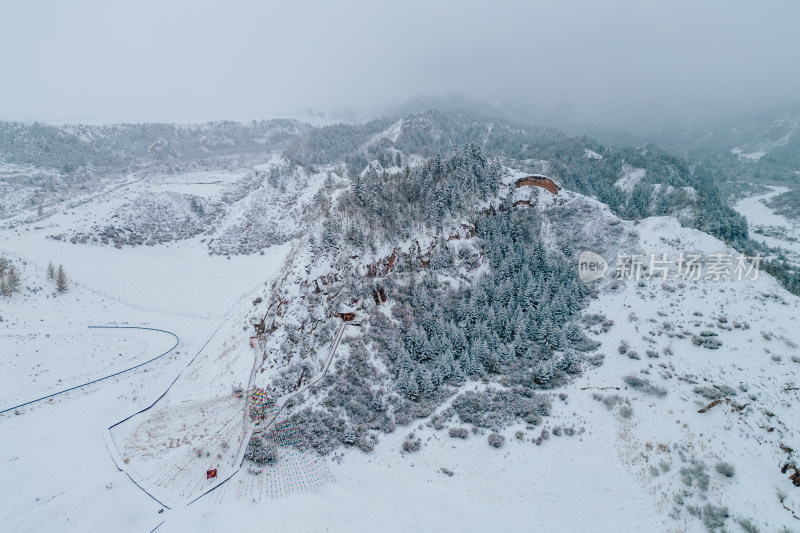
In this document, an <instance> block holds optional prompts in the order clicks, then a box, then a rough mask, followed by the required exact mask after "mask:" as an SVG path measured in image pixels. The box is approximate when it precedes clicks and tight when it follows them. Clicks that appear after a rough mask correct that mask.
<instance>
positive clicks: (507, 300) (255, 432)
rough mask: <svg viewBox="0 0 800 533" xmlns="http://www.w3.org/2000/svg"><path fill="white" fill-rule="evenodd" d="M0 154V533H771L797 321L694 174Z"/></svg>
mask: <svg viewBox="0 0 800 533" xmlns="http://www.w3.org/2000/svg"><path fill="white" fill-rule="evenodd" d="M4 128H6V129H7V130H8V131H11V132H12V133H8V131H7V132H6V133H4V134H3V139H4V143H5V144H3V145H2V146H3V147H4V148H3V151H2V152H0V156H2V158H3V160H4V166H3V172H4V173H3V175H2V178H3V181H2V182H0V187H3V190H4V196H3V200H2V203H3V209H4V210H3V224H2V227H0V256H2V257H4V258H6V259H7V264H6V266H5V267H4V276H5V273H6V272H7V271H8V268H9V267H11V266H13V267H14V269H15V272H16V275H17V276H18V277H19V278H20V280H21V282H20V284H19V287H17V289H18V290H17V291H11V292H10V293H9V294H8V295H7V296H5V297H3V298H2V299H0V318H1V319H2V322H0V347H2V349H0V354H2V355H1V356H0V364H2V367H0V368H3V370H4V372H2V373H0V374H1V375H2V376H3V377H2V378H0V379H4V380H6V387H5V388H4V390H5V391H6V392H5V393H3V395H2V398H3V399H2V403H0V410H5V409H9V408H10V409H9V410H7V411H6V412H3V413H2V414H0V427H2V428H3V429H2V431H0V450H2V453H0V458H1V459H2V460H3V463H4V464H5V465H6V474H5V475H4V477H3V482H2V484H0V494H2V495H3V498H2V500H0V501H2V502H3V503H2V504H0V511H2V517H3V521H4V523H5V524H6V525H7V527H8V528H10V530H14V531H33V530H42V529H66V528H68V527H73V528H77V529H80V530H85V529H104V530H152V529H153V528H155V527H159V531H203V530H217V529H222V528H224V529H232V528H236V527H253V526H254V525H255V526H258V525H264V524H268V525H269V526H271V527H275V528H280V529H286V530H297V531H315V530H329V531H353V530H363V529H365V528H366V527H369V529H380V530H386V531H395V530H396V531H400V530H408V529H413V530H422V531H428V530H445V531H451V530H452V531H478V530H487V529H488V530H498V529H503V530H509V531H530V530H534V529H544V530H585V531H608V530H610V529H616V530H658V531H704V530H711V531H717V530H723V529H724V530H728V531H736V530H737V529H741V530H743V531H773V530H782V529H785V530H789V531H791V530H793V528H796V527H797V520H798V516H800V499H799V498H800V497H799V496H798V492H797V491H798V486H799V485H800V480H798V476H800V473H798V466H797V451H796V450H798V449H800V439H799V438H798V437H800V435H798V430H797V428H798V427H800V424H798V422H800V421H798V420H796V418H797V410H796V409H795V408H794V405H793V402H794V401H797V400H798V398H797V394H798V387H797V383H796V378H795V374H796V372H797V369H798V368H799V367H798V366H797V365H798V364H800V352H798V346H799V345H800V336H799V335H798V333H797V327H796V324H795V322H796V321H797V319H798V316H800V314H799V313H798V305H799V304H800V299H798V296H796V295H794V294H792V293H791V292H789V291H788V290H787V289H786V288H785V287H788V288H790V289H793V290H794V285H792V284H791V283H792V281H791V279H792V278H791V273H789V274H787V273H786V271H785V270H781V271H778V270H776V269H777V267H776V266H775V265H774V264H771V265H772V266H770V269H771V270H770V271H772V272H781V276H783V277H780V279H779V280H776V278H774V277H773V276H772V275H771V274H770V273H769V272H767V271H765V270H764V269H761V270H759V267H763V266H766V265H767V262H766V260H765V263H764V264H763V265H761V264H759V263H758V260H757V259H753V258H752V257H749V256H751V255H753V254H754V253H755V252H757V251H758V250H760V248H758V247H757V246H756V244H755V243H753V242H752V241H751V240H750V238H749V228H748V224H747V220H746V219H745V218H744V216H743V215H747V216H751V215H752V216H755V215H757V213H756V212H755V211H754V210H756V209H759V210H764V209H768V208H767V207H766V206H765V205H764V204H763V203H759V202H751V203H748V204H739V205H737V208H738V209H739V210H740V212H737V211H735V210H734V209H733V208H731V207H729V206H727V205H726V204H725V203H724V202H723V201H722V199H721V197H720V195H719V191H718V190H717V189H716V186H715V182H714V180H713V179H712V174H713V172H712V170H713V169H712V170H709V169H707V168H706V167H705V166H704V165H703V164H696V163H690V162H688V161H686V160H682V159H679V158H676V157H674V156H671V155H669V154H667V153H665V152H663V151H661V150H659V149H658V148H657V147H654V146H651V145H645V146H640V147H636V148H625V149H612V148H609V147H606V146H603V145H601V144H600V143H598V142H596V141H593V140H591V139H587V138H566V137H564V136H562V135H560V134H558V133H557V132H553V131H549V130H541V129H535V128H529V127H524V126H519V125H516V124H513V123H509V122H506V121H503V120H499V119H483V118H480V117H476V116H473V115H470V114H466V113H462V112H446V113H443V112H439V111H424V112H422V113H418V114H415V115H410V116H404V117H402V118H390V119H379V120H375V121H372V122H368V123H365V124H360V125H359V124H338V125H326V126H321V127H312V126H308V125H303V124H300V123H295V122H292V123H288V122H287V123H283V122H282V123H280V124H273V123H272V122H267V123H263V124H260V125H247V126H241V125H232V124H220V125H211V126H203V127H176V126H169V127H167V126H164V127H161V126H159V127H157V128H153V127H149V126H121V127H104V128H105V129H103V128H83V127H77V126H69V127H64V128H62V129H53V130H49V129H48V130H46V132H44V133H43V132H42V131H40V128H41V127H40V126H22V125H4ZM133 131H138V132H139V134H140V135H139V136H138V137H134V136H133V134H132V133H131V132H133ZM50 136H55V137H57V138H58V139H61V140H59V141H55V140H52V139H50ZM270 136H271V137H270ZM266 137H269V138H270V139H272V140H269V141H267V142H265V143H263V144H259V143H258V141H257V140H256V139H263V138H266ZM10 138H13V139H12V141H9V140H8V139H10ZM123 138H124V139H125V140H124V142H123V141H122V140H120V139H123ZM26 139H27V140H26ZM31 139H34V140H31ZM35 139H39V140H35ZM42 139H44V140H42ZM65 139H66V140H65ZM176 139H189V140H185V141H181V142H184V144H180V147H181V148H180V149H177V148H168V147H171V146H172V147H174V146H176V144H178V141H177V140H176ZM162 141H163V143H162ZM36 143H43V144H44V145H46V146H51V147H53V149H56V147H59V146H63V147H64V148H63V150H65V151H69V153H72V151H73V149H74V150H78V148H73V147H75V146H80V150H82V152H81V153H82V154H88V155H86V157H88V158H89V159H83V160H80V161H78V162H77V163H76V165H75V166H74V168H59V165H57V164H54V163H53V161H54V159H53V158H52V157H51V156H50V155H47V154H45V155H42V156H41V158H39V156H37V155H36V151H35V146H36ZM58 143H63V144H58ZM12 145H13V150H12V149H9V148H7V147H8V146H12ZM145 146H146V147H147V148H146V149H144V147H145ZM188 146H190V147H191V148H187V147H188ZM114 147H116V148H114ZM135 147H138V148H135ZM140 148H141V150H140ZM151 148H152V151H151ZM57 150H62V148H57ZM129 150H130V152H129ZM164 150H167V151H166V152H164ZM198 150H199V151H200V152H203V154H207V155H201V154H200V152H198ZM159 152H161V153H165V154H166V155H165V156H163V158H162V157H161V156H156V155H153V154H155V153H159ZM93 154H101V155H97V156H95V155H93ZM109 154H111V155H109ZM131 154H135V155H131ZM95 157H96V158H95ZM26 158H27V159H26ZM37 158H38V159H37ZM101 158H102V165H101V164H100V161H101ZM76 161H77V160H76ZM6 191H7V194H5V192H6ZM584 252H591V253H592V255H591V257H593V258H594V259H592V261H593V262H594V263H593V265H594V266H592V270H593V271H594V268H595V267H597V268H598V269H599V270H598V272H601V273H600V274H599V275H598V276H595V277H596V278H597V279H594V280H593V281H588V282H585V281H582V274H584V273H585V270H584V269H585V268H589V265H588V262H587V261H585V260H584V259H582V258H585V257H587V256H586V255H584ZM690 257H693V258H694V262H693V263H691V264H692V265H693V268H694V269H695V270H692V269H691V268H689V266H687V263H686V261H687V260H688V259H689V258H690ZM48 263H52V264H53V266H54V268H53V271H56V272H57V267H59V266H63V271H64V272H65V273H66V283H65V285H66V290H65V291H62V290H60V287H59V286H58V285H59V283H58V274H57V273H55V274H51V272H52V271H51V270H50V269H49V268H48ZM601 267H602V268H601ZM723 267H726V268H723ZM695 274H696V275H697V276H695ZM776 275H777V274H776ZM695 277H696V279H695ZM737 278H741V279H737ZM4 279H6V278H5V277H4ZM583 279H587V278H585V276H583ZM787 280H788V281H787ZM88 326H105V327H104V328H99V329H98V328H92V329H89V328H88ZM109 326H110V327H109ZM134 327H135V328H137V329H134ZM118 372H122V373H119V374H117V373H118ZM86 383H90V384H89V385H86V386H84V384H86ZM72 387H78V388H76V389H75V390H71V391H69V392H66V393H63V394H56V395H55V396H52V397H49V398H47V396H48V395H51V394H55V393H59V392H60V391H64V390H67V389H70V388H72ZM41 397H45V399H43V400H42V401H36V402H34V403H26V402H28V401H31V400H36V399H38V398H41ZM21 404H22V405H21ZM86 501H91V502H94V505H93V506H87V505H86V504H85V502H86Z"/></svg>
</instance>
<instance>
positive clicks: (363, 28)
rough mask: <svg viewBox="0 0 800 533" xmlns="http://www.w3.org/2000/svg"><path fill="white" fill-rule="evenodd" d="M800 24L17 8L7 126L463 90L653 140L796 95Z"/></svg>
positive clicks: (424, 7) (511, 13)
mask: <svg viewBox="0 0 800 533" xmlns="http://www.w3.org/2000/svg"><path fill="white" fill-rule="evenodd" d="M798 28H800V2H797V1H796V0H785V1H779V0H774V1H769V0H764V1H760V2H753V1H736V0H725V1H718V0H700V1H698V0H692V1H684V0H668V1H645V0H636V1H622V0H604V1H599V0H587V1H569V0H562V1H558V2H555V1H553V2H539V1H531V0H529V1H518V2H504V1H495V2H491V3H490V2H470V1H469V0H460V1H452V2H433V1H417V0H402V1H398V0H396V1H393V2H386V3H382V2H377V1H375V0H373V1H336V2H334V1H327V2H325V1H319V2H309V1H305V2H304V1H297V2H291V1H285V0H284V1H281V2H269V1H263V0H261V1H250V2H244V1H225V2H204V1H201V0H188V1H182V0H181V1H173V2H164V1H158V2H154V1H149V0H135V1H125V2H114V1H111V0H100V1H85V2H83V1H70V2H62V1H49V2H43V1H35V0H31V1H25V2H22V1H20V2H12V1H10V0H8V1H4V2H2V3H0V118H2V119H6V120H80V119H84V120H86V119H92V120H102V121H122V120H125V121H179V122H197V121H205V120H215V119H233V120H249V119H253V118H269V117H271V116H276V115H285V114H290V113H296V112H298V111H300V110H302V109H305V108H309V107H310V108H313V109H318V110H323V111H331V110H339V109H352V110H358V111H362V112H370V111H373V110H374V109H376V108H380V107H381V106H388V105H392V104H399V103H402V101H404V100H406V99H407V98H408V97H410V96H413V95H415V94H420V93H421V94H441V93H453V92H457V93H461V94H463V95H465V96H468V97H472V98H478V99H481V100H485V101H495V100H499V101H502V102H504V103H506V102H517V103H520V104H523V105H526V106H529V107H530V108H532V109H533V110H535V112H536V113H537V115H538V116H540V117H542V119H543V120H545V121H548V122H551V123H554V125H556V126H563V125H566V124H571V125H573V126H574V125H579V126H580V125H586V126H594V127H597V126H601V127H608V128H623V129H637V130H654V129H659V128H661V127H663V126H665V125H668V124H670V123H681V122H682V121H685V120H695V119H697V118H698V117H701V118H706V117H711V116H724V115H726V114H733V113H737V112H739V111H745V110H754V109H757V108H762V107H769V106H771V105H774V104H780V103H785V102H789V101H796V100H798V99H800V31H798ZM557 122H560V124H559V123H557Z"/></svg>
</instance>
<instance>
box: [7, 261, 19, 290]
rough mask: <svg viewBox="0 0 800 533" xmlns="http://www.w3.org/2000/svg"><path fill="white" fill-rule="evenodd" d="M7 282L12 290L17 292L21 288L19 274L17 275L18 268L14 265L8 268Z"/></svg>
mask: <svg viewBox="0 0 800 533" xmlns="http://www.w3.org/2000/svg"><path fill="white" fill-rule="evenodd" d="M6 283H7V284H8V289H9V291H10V292H16V291H17V290H19V283H20V281H19V275H17V269H15V268H14V266H13V265H12V266H10V267H9V268H8V275H7V276H6Z"/></svg>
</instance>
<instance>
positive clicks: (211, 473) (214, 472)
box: [206, 468, 217, 479]
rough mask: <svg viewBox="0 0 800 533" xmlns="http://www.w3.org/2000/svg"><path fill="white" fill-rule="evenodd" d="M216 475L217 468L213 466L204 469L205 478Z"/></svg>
mask: <svg viewBox="0 0 800 533" xmlns="http://www.w3.org/2000/svg"><path fill="white" fill-rule="evenodd" d="M214 477H217V469H216V468H213V469H211V470H206V479H211V478H214Z"/></svg>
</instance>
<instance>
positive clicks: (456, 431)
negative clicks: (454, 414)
mask: <svg viewBox="0 0 800 533" xmlns="http://www.w3.org/2000/svg"><path fill="white" fill-rule="evenodd" d="M447 434H448V435H450V436H451V437H452V438H454V439H466V438H467V437H469V430H468V429H467V428H450V430H449V431H448V432H447Z"/></svg>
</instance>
